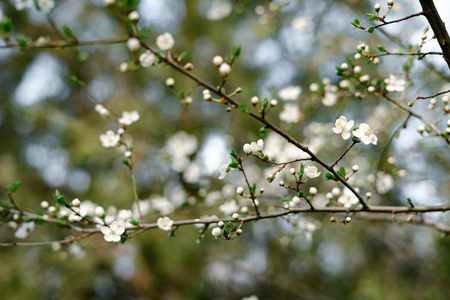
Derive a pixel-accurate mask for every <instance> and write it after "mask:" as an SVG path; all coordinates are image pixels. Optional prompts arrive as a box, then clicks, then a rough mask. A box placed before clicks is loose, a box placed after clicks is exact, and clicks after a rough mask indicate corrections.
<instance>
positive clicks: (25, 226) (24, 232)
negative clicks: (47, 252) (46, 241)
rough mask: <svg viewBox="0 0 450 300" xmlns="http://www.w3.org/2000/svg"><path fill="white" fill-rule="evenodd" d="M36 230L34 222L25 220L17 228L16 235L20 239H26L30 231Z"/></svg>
mask: <svg viewBox="0 0 450 300" xmlns="http://www.w3.org/2000/svg"><path fill="white" fill-rule="evenodd" d="M33 230H34V222H23V223H22V225H20V227H19V229H17V230H16V232H15V233H14V236H15V237H16V238H18V239H24V238H26V237H27V236H28V232H30V231H33Z"/></svg>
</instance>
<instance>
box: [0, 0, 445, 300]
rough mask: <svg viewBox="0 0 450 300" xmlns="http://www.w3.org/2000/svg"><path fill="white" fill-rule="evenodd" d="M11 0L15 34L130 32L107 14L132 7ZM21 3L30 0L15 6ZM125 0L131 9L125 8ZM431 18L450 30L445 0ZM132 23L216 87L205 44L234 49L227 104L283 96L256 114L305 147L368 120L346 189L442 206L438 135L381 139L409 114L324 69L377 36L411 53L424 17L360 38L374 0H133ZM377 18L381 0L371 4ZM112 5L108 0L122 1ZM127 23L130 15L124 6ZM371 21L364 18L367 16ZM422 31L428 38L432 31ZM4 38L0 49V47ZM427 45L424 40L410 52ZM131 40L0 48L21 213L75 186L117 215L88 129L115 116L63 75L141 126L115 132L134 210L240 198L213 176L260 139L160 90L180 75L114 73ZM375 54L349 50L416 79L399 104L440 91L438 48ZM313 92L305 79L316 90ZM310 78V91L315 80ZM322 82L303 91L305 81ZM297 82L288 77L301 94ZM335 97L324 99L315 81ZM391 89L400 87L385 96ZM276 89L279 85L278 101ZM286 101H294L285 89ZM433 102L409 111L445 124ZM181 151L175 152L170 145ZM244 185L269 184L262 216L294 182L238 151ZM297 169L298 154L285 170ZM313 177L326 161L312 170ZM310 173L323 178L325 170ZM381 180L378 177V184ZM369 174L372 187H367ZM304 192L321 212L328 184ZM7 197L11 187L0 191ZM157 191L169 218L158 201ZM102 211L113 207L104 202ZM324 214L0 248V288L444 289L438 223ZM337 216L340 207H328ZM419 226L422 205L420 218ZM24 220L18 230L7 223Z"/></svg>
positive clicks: (0, 91)
mask: <svg viewBox="0 0 450 300" xmlns="http://www.w3.org/2000/svg"><path fill="white" fill-rule="evenodd" d="M19 2H21V1H1V2H0V9H1V11H2V14H0V17H4V16H8V17H10V18H11V19H12V23H13V26H14V29H13V34H12V37H11V40H12V42H13V43H15V42H16V41H17V39H18V38H21V37H22V38H23V37H24V36H27V37H29V38H30V39H31V41H36V40H37V39H38V38H39V37H40V36H44V37H49V38H50V40H52V41H53V40H61V37H60V36H59V35H60V32H61V29H62V27H63V26H68V27H70V28H71V29H72V31H73V32H74V34H75V36H76V37H77V39H78V40H80V41H89V40H98V39H105V38H112V37H125V38H126V37H127V31H126V26H125V25H124V23H123V22H121V21H120V20H118V18H117V17H116V15H117V14H118V13H119V15H120V13H127V12H129V11H130V10H128V11H127V10H126V9H124V8H118V7H119V3H121V2H122V1H118V0H116V2H118V3H116V4H115V5H116V6H117V7H115V8H111V7H110V8H105V4H104V3H103V1H100V0H97V1H96V0H92V1H88V0H82V1H79V0H66V1H58V0H57V1H55V3H56V5H55V7H54V9H53V10H52V12H51V13H50V14H49V18H50V20H51V21H52V22H53V23H54V25H55V27H56V28H57V29H59V32H55V30H53V29H52V27H51V26H50V24H49V20H48V19H47V17H46V15H45V14H44V13H43V12H41V11H38V10H37V9H36V8H35V7H34V5H32V6H31V7H30V8H24V9H21V10H18V9H16V8H21V7H20V5H19V4H18V3H19ZM25 2H26V1H25ZM123 2H124V3H127V2H128V3H132V2H133V1H123ZM435 2H436V5H437V7H438V10H439V11H440V12H441V16H442V18H443V20H444V22H447V24H450V7H449V6H448V3H446V2H447V1H445V0H441V1H435ZM137 3H138V5H137V10H138V12H139V13H140V15H141V19H140V21H139V23H138V27H139V28H141V27H142V26H147V27H148V28H149V29H150V34H149V38H148V44H149V45H150V46H152V47H154V48H155V43H154V41H155V39H156V36H157V35H158V34H160V33H162V32H170V33H172V34H173V36H174V38H175V48H174V49H175V51H176V52H178V53H181V52H182V51H187V55H186V58H185V59H184V62H192V63H193V65H194V70H193V71H192V72H193V73H194V74H196V75H198V76H199V77H200V78H202V79H205V80H206V81H208V82H210V83H212V84H213V85H217V84H218V83H219V82H220V77H219V75H218V72H217V69H216V67H215V66H214V65H213V64H212V63H211V59H212V57H213V56H215V55H222V56H224V57H225V56H229V55H230V50H231V48H232V47H233V46H234V45H237V44H240V45H241V46H242V54H241V57H240V58H239V59H238V60H237V61H236V63H235V64H234V65H233V70H232V72H231V75H230V81H229V82H228V83H227V84H226V86H225V87H226V89H227V91H228V92H231V91H233V90H234V89H235V88H236V87H238V86H239V87H242V89H243V92H242V93H241V94H239V95H238V96H236V97H235V98H236V99H237V100H238V101H239V102H240V103H246V104H247V106H248V107H249V108H250V107H251V105H250V98H251V97H252V96H254V95H257V96H259V97H260V98H261V99H262V98H264V97H268V98H269V99H272V98H276V99H278V100H279V105H278V106H277V107H276V108H274V109H273V110H271V112H270V114H269V116H268V118H269V119H270V120H272V121H273V122H274V123H275V124H277V125H279V126H280V127H281V128H282V129H284V130H286V131H287V132H288V133H289V134H291V135H292V136H293V137H295V138H296V139H297V140H299V141H301V142H302V143H303V144H305V145H308V146H310V147H311V148H312V149H313V150H314V151H315V153H318V155H319V157H321V158H323V159H324V160H325V161H327V162H330V163H331V162H333V161H334V160H335V159H336V158H337V157H338V156H339V155H340V154H341V153H342V152H343V151H344V150H345V149H346V147H348V145H349V144H348V143H349V142H348V141H344V140H342V138H341V137H340V136H339V135H335V134H333V132H332V131H331V128H332V127H333V126H334V121H335V120H336V119H337V118H339V116H341V115H345V116H347V118H349V119H354V120H355V122H357V123H362V122H366V123H370V124H371V125H373V126H374V127H375V128H376V132H377V136H378V145H377V146H374V145H370V146H366V145H357V146H356V147H355V148H354V149H353V150H352V151H350V153H349V154H348V155H347V156H346V157H345V158H344V160H343V161H342V165H343V166H345V167H346V168H347V169H350V168H351V166H352V165H354V164H358V165H359V166H360V171H359V172H358V173H357V174H355V175H354V176H353V177H352V183H353V184H354V185H355V186H358V187H360V188H361V190H362V192H364V193H365V192H367V191H369V192H372V193H373V194H374V196H373V198H372V199H371V202H370V204H373V205H406V198H407V197H411V198H412V199H413V202H414V204H416V205H438V204H449V202H450V201H449V197H448V195H449V194H450V183H449V180H448V170H449V161H450V157H449V151H448V145H447V144H446V143H445V142H444V141H443V139H440V138H428V137H426V135H427V134H424V136H422V135H421V134H419V133H418V132H417V127H418V126H419V125H422V124H421V123H420V122H418V121H417V120H416V119H411V120H410V121H409V122H408V126H407V127H406V128H405V129H403V130H402V131H401V133H400V134H399V136H398V137H397V138H394V140H393V142H392V144H391V145H390V146H389V147H387V148H385V146H386V145H387V144H388V141H389V139H390V138H391V136H392V135H393V134H394V132H395V130H396V128H397V127H398V126H399V125H401V124H402V122H403V121H404V119H405V118H406V116H407V115H406V113H405V112H403V111H401V110H399V109H397V108H396V107H395V106H392V104H390V103H388V102H386V101H385V100H383V99H381V98H380V97H377V96H374V95H367V96H365V97H362V98H356V97H354V96H352V95H354V93H355V91H358V90H360V92H361V93H363V94H364V93H365V90H364V89H361V86H360V85H358V84H357V82H356V81H349V82H348V83H347V82H345V83H342V81H343V78H341V77H339V76H337V75H336V69H335V66H336V65H340V64H342V63H344V62H346V58H349V59H350V60H354V58H353V57H354V55H355V53H356V49H357V48H356V47H357V45H358V43H359V41H365V42H366V43H367V44H368V45H369V47H370V52H371V53H373V54H378V53H379V52H378V50H377V49H376V48H377V44H381V45H383V46H385V47H386V49H388V50H389V51H391V52H392V51H395V49H398V51H400V52H401V51H407V50H406V49H408V47H410V46H412V45H418V44H420V42H421V36H422V33H423V30H424V29H425V28H426V27H427V23H426V20H425V18H422V17H418V18H413V19H411V20H409V21H406V22H402V23H399V24H395V25H392V26H386V27H383V29H384V30H383V33H380V32H378V31H375V33H373V34H369V33H366V32H364V31H363V30H356V29H353V26H352V25H351V24H350V22H351V21H352V20H353V19H354V18H356V17H358V18H359V19H360V21H362V22H363V23H364V24H363V25H364V26H366V24H369V22H368V21H367V16H366V13H367V12H370V13H373V5H374V4H375V2H374V1H353V0H342V1H337V0H336V1H331V0H330V1H326V0H320V1H318V0H314V1H308V0H305V1H301V0H297V1H295V0H292V1H290V3H286V2H279V1H246V0H243V1H237V0H236V1H219V0H214V1H210V0H208V1H206V0H190V1H181V0H142V1H138V2H137ZM381 5H382V8H381V11H380V13H381V14H384V13H386V12H387V5H386V3H382V4H381ZM116 8H117V9H116ZM420 10H421V8H420V5H419V3H418V1H397V2H395V5H394V7H393V10H392V12H391V13H390V14H389V16H388V19H391V20H393V19H396V18H401V17H404V16H407V15H409V14H412V13H416V12H419V11H420ZM125 15H126V14H125ZM367 27H368V26H367ZM428 36H430V37H431V36H432V33H428ZM4 44H5V43H4V42H3V41H2V42H0V45H4ZM422 51H423V52H427V51H440V49H439V48H438V46H437V43H436V42H435V41H430V42H428V43H426V44H425V45H424V47H423V49H422ZM134 59H136V56H135V55H133V54H132V55H131V56H130V53H128V51H127V48H126V45H125V44H112V45H91V46H82V47H81V46H80V47H72V48H65V49H45V50H29V51H20V50H19V49H17V48H14V49H5V48H2V49H0V82H1V84H0V140H1V141H2V143H1V147H0V186H1V187H2V189H3V187H5V186H8V185H9V184H11V183H12V182H14V181H17V180H20V181H21V182H22V187H21V188H20V190H19V191H18V192H17V193H16V194H15V200H16V202H17V204H18V205H19V206H20V207H21V208H22V209H24V210H27V211H31V212H33V211H43V209H42V208H40V207H39V203H40V202H41V201H43V200H45V201H48V202H50V203H51V204H55V203H54V200H53V199H52V197H51V195H52V193H54V191H55V189H58V190H59V191H60V192H61V193H62V194H64V195H66V197H67V198H68V199H69V200H72V199H74V198H79V199H80V200H81V201H91V202H93V203H97V204H100V205H102V206H104V207H105V208H107V207H109V206H114V207H115V208H117V209H130V207H131V203H132V191H131V185H130V182H129V178H128V174H127V169H126V168H125V167H124V166H123V164H122V158H123V149H120V148H118V149H115V148H103V147H101V144H100V142H99V135H100V134H103V133H104V132H106V131H107V130H116V129H117V128H118V127H117V124H115V123H114V122H112V121H111V120H110V119H105V118H102V117H101V116H99V115H98V114H97V113H96V112H95V110H94V105H95V103H94V102H93V101H92V99H91V98H90V97H89V96H88V95H87V93H86V92H85V91H84V90H83V89H81V88H78V87H74V86H72V85H71V84H70V83H69V80H68V77H69V75H75V76H77V77H78V78H80V79H81V80H83V81H84V82H86V84H87V86H88V87H89V89H90V90H91V91H92V93H93V94H94V95H95V97H96V98H97V99H98V100H99V101H102V102H104V103H105V105H107V106H108V107H111V108H112V109H113V110H114V111H115V112H117V113H118V114H120V112H121V111H131V110H137V111H138V112H139V114H140V120H139V121H138V122H136V123H135V124H133V125H132V126H131V127H130V129H129V130H128V131H127V139H128V142H129V143H130V144H131V145H132V146H133V148H134V155H135V171H136V180H137V187H138V193H139V198H140V199H142V201H143V203H147V204H148V210H149V213H148V214H147V216H146V218H145V219H144V220H145V221H146V222H155V221H156V219H157V218H158V217H160V216H161V215H169V216H170V217H171V218H172V219H173V220H182V219H191V218H198V217H200V216H202V215H213V214H214V215H217V216H219V217H223V216H224V214H223V212H221V211H220V210H219V209H218V206H220V205H222V204H223V203H225V202H227V201H229V200H230V199H235V200H237V203H238V205H239V206H241V207H242V206H244V205H245V203H241V202H240V201H239V198H238V196H237V195H235V189H236V187H238V186H240V185H244V181H243V178H242V175H241V174H239V173H230V174H228V175H227V176H226V177H225V179H223V180H219V179H218V177H219V172H218V169H219V166H220V165H221V164H222V163H223V162H224V161H226V160H227V159H228V158H229V152H230V149H232V148H233V149H235V150H236V151H237V152H238V153H240V154H241V155H242V150H241V149H242V145H243V144H244V143H248V142H250V141H255V140H257V139H258V138H259V135H258V131H259V129H260V127H261V125H260V124H258V123H257V122H256V121H254V120H252V119H250V118H246V117H245V115H243V114H241V113H239V112H237V111H236V112H235V111H233V112H231V113H228V112H226V111H225V109H224V107H222V106H220V105H217V104H214V103H210V102H205V101H203V100H202V95H201V90H202V89H196V90H195V91H194V92H193V94H192V97H193V100H194V101H193V103H192V104H190V105H185V104H183V103H181V101H180V99H179V98H178V97H177V95H176V93H173V92H172V91H171V90H170V89H169V88H168V87H166V86H165V85H164V81H165V79H166V78H168V77H173V78H174V79H175V81H176V84H175V87H174V89H175V90H176V92H179V91H186V90H189V89H190V88H191V87H192V86H193V82H192V81H190V80H189V79H187V78H185V77H183V76H181V75H180V74H177V73H175V72H174V71H172V70H171V69H169V68H168V67H164V66H161V65H160V66H153V67H151V68H139V69H137V70H134V71H132V72H127V73H122V72H120V71H119V65H120V64H121V63H122V62H124V61H128V62H132V61H133V60H134ZM380 60H381V63H380V64H379V65H377V66H375V65H373V64H371V63H367V62H368V60H367V59H362V60H361V62H360V63H359V65H360V66H361V67H362V69H363V71H362V73H363V74H369V75H370V76H371V78H374V79H377V78H379V79H380V80H384V78H387V77H389V75H391V74H392V75H402V74H404V70H405V67H404V65H405V64H407V65H408V66H410V68H407V69H408V70H409V76H410V77H409V78H410V87H409V89H408V91H407V92H405V93H404V94H402V95H403V101H404V103H407V102H408V101H411V100H413V99H414V98H415V97H416V96H418V95H420V96H427V95H431V94H434V93H437V92H439V91H443V90H448V89H450V86H449V77H450V72H449V70H448V69H447V68H446V64H445V63H444V61H443V59H442V58H441V57H440V56H436V57H432V56H427V57H426V59H425V60H417V59H413V60H411V61H410V60H409V58H408V57H403V56H389V57H382V58H380ZM311 84H313V85H312V86H311ZM314 85H316V86H314ZM288 86H294V87H299V88H300V93H298V94H297V95H296V96H294V97H293V100H291V101H289V100H287V99H286V101H284V100H283V99H282V97H281V96H280V94H279V91H281V90H283V88H286V87H288ZM316 87H317V89H316ZM297 91H299V89H298V88H297ZM326 91H327V92H331V93H333V94H332V95H334V97H331V98H332V99H331V101H328V102H327V101H324V93H325V92H326ZM393 95H394V96H396V97H401V95H400V93H398V94H393ZM285 98H286V97H285ZM288 98H289V97H288ZM437 102H438V103H437V105H436V108H435V109H433V110H430V109H428V104H429V102H427V101H422V102H418V103H417V104H416V105H415V106H414V110H415V111H417V112H420V113H422V114H423V115H424V116H425V117H427V118H429V119H430V120H436V119H438V118H439V117H441V121H440V122H438V123H437V125H438V127H439V128H441V129H442V130H445V123H446V121H447V118H446V117H443V118H442V107H443V106H444V105H445V103H443V102H442V97H438V98H437ZM290 103H295V104H296V105H297V107H298V108H299V110H300V117H299V122H293V123H288V122H284V121H280V120H279V119H280V118H283V117H281V116H280V114H281V113H282V112H283V109H284V106H285V105H286V104H290ZM264 140H265V143H266V145H265V150H264V151H265V153H268V154H269V156H270V157H271V158H272V159H274V160H277V161H283V160H289V159H292V158H296V157H299V155H301V154H300V153H299V152H296V151H294V150H292V149H291V148H290V146H289V145H287V143H286V142H284V141H283V140H280V139H279V138H278V137H277V136H275V135H274V134H273V133H270V132H267V135H266V136H265V137H264ZM183 147H184V149H186V148H189V149H188V151H187V150H186V151H185V152H186V153H185V154H183V155H178V154H177V153H178V152H179V149H180V148H183ZM245 166H246V171H247V174H248V176H249V178H250V181H251V182H254V183H256V184H257V186H258V189H259V188H260V187H264V188H265V189H266V193H265V194H264V196H263V197H262V198H261V199H260V201H261V205H262V210H263V211H267V210H268V209H270V208H271V207H272V208H273V207H276V206H281V205H282V202H281V200H279V199H278V195H281V196H283V197H292V196H294V195H293V194H292V193H289V192H288V191H287V190H285V189H283V188H281V187H279V186H278V183H277V182H278V181H279V180H281V179H283V180H285V181H286V182H289V180H291V178H290V177H289V174H288V170H289V168H287V171H286V172H285V171H283V172H282V174H279V176H278V177H277V179H276V180H275V181H274V183H271V184H270V183H268V182H267V180H266V176H267V174H268V173H269V172H271V171H273V170H274V168H271V167H270V166H269V165H267V164H263V163H261V162H259V161H256V160H254V159H248V160H246V161H245ZM295 167H296V168H298V167H299V165H295ZM319 171H322V172H324V170H321V169H320V168H319ZM323 174H324V173H322V175H323ZM380 182H381V183H380ZM377 183H378V184H377ZM310 186H315V187H317V188H318V190H319V194H318V195H317V196H316V197H315V199H314V201H315V203H317V205H325V204H326V198H325V194H326V193H328V192H330V191H331V190H332V189H333V188H334V187H339V185H337V184H336V183H335V182H328V181H326V180H325V178H324V176H322V177H321V179H315V180H311V181H308V183H307V184H306V185H305V188H304V191H305V192H306V191H307V190H308V188H309V187H310ZM1 197H2V198H3V199H5V198H6V197H7V196H6V194H5V193H3V194H2V195H1ZM158 203H159V204H161V203H164V207H165V208H166V210H165V211H162V208H160V207H158V205H157V204H158ZM111 209H112V208H111ZM330 217H331V215H321V214H314V215H306V214H305V215H299V216H292V217H289V218H279V219H270V220H262V221H258V222H255V223H253V224H245V226H244V228H243V234H242V235H241V236H240V237H237V238H235V239H234V240H232V241H224V240H221V239H218V240H215V239H214V238H213V236H212V235H211V234H210V231H207V232H206V233H205V237H204V238H201V239H199V229H198V228H196V227H195V226H187V227H182V228H180V229H178V230H177V232H176V236H175V237H171V238H169V237H168V234H167V232H165V231H162V230H150V231H147V232H144V233H142V234H140V235H138V236H136V237H135V238H133V239H131V240H129V241H127V242H126V243H124V244H120V245H112V244H109V243H107V242H105V241H104V240H103V237H102V236H101V235H94V236H92V237H91V238H89V239H86V240H82V241H80V242H78V243H76V244H73V245H64V246H63V247H62V248H60V249H52V247H47V246H45V247H31V248H26V247H23V248H21V247H11V248H1V249H0V289H1V291H2V296H1V297H2V299H241V298H243V297H248V296H250V295H255V296H257V297H258V298H259V299H447V298H448V296H445V295H449V294H450V284H449V283H450V282H449V275H450V259H449V257H448V253H449V251H450V240H449V238H448V237H445V236H443V235H442V234H440V233H439V232H437V231H436V230H433V229H430V228H426V227H420V226H415V225H406V224H403V225H402V224H399V223H398V222H389V223H386V222H369V221H364V220H359V219H356V218H355V219H354V220H353V221H352V222H351V223H350V224H347V225H343V224H341V223H330V222H329V219H330ZM336 217H337V218H338V219H342V218H343V216H342V215H341V216H339V215H336ZM427 217H428V219H429V220H431V221H433V222H439V223H443V224H447V225H448V224H449V223H450V222H449V220H448V215H445V214H442V213H436V214H428V215H427ZM417 218H418V217H417ZM8 221H9V220H8V219H5V218H3V219H2V224H1V227H0V235H1V242H10V241H21V240H19V239H17V238H16V237H15V230H11V228H8V226H6V223H7V222H8ZM18 225H19V226H20V222H19V224H18ZM70 234H71V233H70V231H68V230H62V229H60V228H57V227H54V226H50V225H36V226H35V228H34V230H33V231H31V232H30V233H29V234H28V236H27V237H26V238H25V239H24V241H45V240H57V239H64V238H65V237H66V236H69V235H70Z"/></svg>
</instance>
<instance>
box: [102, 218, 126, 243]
mask: <svg viewBox="0 0 450 300" xmlns="http://www.w3.org/2000/svg"><path fill="white" fill-rule="evenodd" d="M100 231H101V232H102V233H103V234H104V236H103V238H104V239H105V241H107V242H119V241H120V236H121V235H122V233H124V232H125V227H123V226H121V225H119V223H117V222H115V221H114V222H113V223H112V224H111V225H109V227H108V226H102V227H101V228H100Z"/></svg>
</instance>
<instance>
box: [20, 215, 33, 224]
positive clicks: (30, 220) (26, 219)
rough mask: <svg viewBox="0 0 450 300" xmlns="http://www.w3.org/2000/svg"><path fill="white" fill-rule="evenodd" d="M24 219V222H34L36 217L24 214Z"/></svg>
mask: <svg viewBox="0 0 450 300" xmlns="http://www.w3.org/2000/svg"><path fill="white" fill-rule="evenodd" d="M22 220H23V221H24V222H27V223H28V222H33V221H34V218H33V217H29V216H23V217H22Z"/></svg>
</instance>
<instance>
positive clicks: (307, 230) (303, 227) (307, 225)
mask: <svg viewBox="0 0 450 300" xmlns="http://www.w3.org/2000/svg"><path fill="white" fill-rule="evenodd" d="M317 228H318V226H317V225H316V224H315V223H312V222H309V221H307V220H305V219H300V221H299V222H298V229H299V230H300V232H302V233H304V234H305V237H306V239H307V240H308V241H309V242H311V241H312V234H313V233H314V231H316V230H317Z"/></svg>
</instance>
